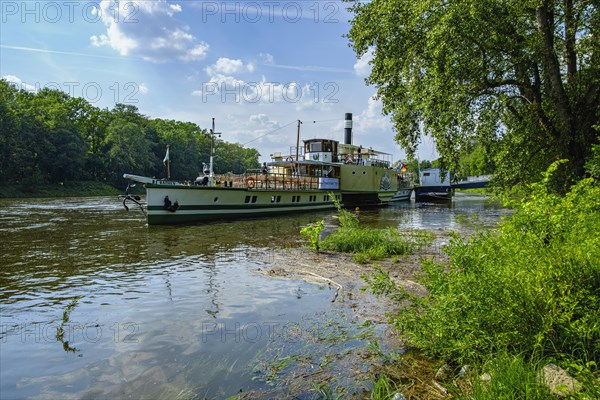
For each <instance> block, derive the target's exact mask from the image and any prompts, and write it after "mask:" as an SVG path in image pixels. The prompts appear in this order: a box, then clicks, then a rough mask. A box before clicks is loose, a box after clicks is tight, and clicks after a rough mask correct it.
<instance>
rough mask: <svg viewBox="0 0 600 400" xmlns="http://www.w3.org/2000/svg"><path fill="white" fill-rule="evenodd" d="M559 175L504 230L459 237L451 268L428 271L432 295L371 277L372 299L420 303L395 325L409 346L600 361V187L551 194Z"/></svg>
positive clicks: (462, 357) (454, 355)
mask: <svg viewBox="0 0 600 400" xmlns="http://www.w3.org/2000/svg"><path fill="white" fill-rule="evenodd" d="M553 167H556V164H555V165H554V166H553ZM553 167H551V169H550V170H549V172H548V173H547V174H546V175H545V177H544V180H543V181H542V182H541V183H539V184H535V185H531V186H530V193H531V195H530V197H529V198H527V199H525V200H522V201H521V202H520V204H519V205H518V208H517V211H516V213H515V214H514V215H513V216H512V217H511V218H510V219H509V220H507V221H505V222H503V223H502V224H501V226H500V228H499V229H498V230H496V231H494V232H484V233H479V234H477V235H475V236H474V237H472V238H471V239H470V240H468V241H466V240H464V239H462V238H460V237H457V236H455V237H454V238H453V239H452V241H451V243H450V245H449V246H448V247H447V249H446V251H447V254H448V256H449V263H448V264H440V263H436V262H433V261H427V262H425V263H424V264H423V270H424V276H423V278H422V279H421V283H423V284H424V285H425V286H426V287H427V289H428V291H429V295H428V296H427V297H425V298H415V297H411V296H410V295H409V294H408V293H406V292H405V291H403V290H402V289H398V288H395V287H393V288H392V287H390V286H389V282H387V283H386V282H385V281H386V279H385V276H381V273H382V272H381V271H379V272H376V273H375V274H376V275H377V274H379V276H378V277H372V278H370V281H371V283H372V285H373V283H375V284H374V285H373V291H374V292H376V293H379V294H387V295H390V296H392V297H393V298H395V299H398V300H403V299H406V298H409V299H410V300H412V301H411V302H410V304H409V305H405V306H404V311H403V312H401V313H399V314H398V315H396V316H395V319H394V321H395V323H396V326H397V327H398V328H399V329H401V330H402V333H403V335H404V336H405V337H406V339H407V340H408V341H409V343H410V344H412V345H413V346H416V347H418V348H419V349H421V350H422V351H423V352H424V353H426V354H428V355H430V356H437V357H441V358H443V359H444V360H446V361H450V362H458V363H466V362H475V363H477V362H481V361H484V360H485V359H486V358H487V357H489V355H490V354H496V353H498V352H508V354H522V355H523V356H524V357H533V356H534V355H535V356H536V357H539V358H553V359H557V360H572V361H573V360H574V362H575V363H576V364H577V365H598V363H600V313H599V312H598V310H600V236H599V234H598V232H600V187H599V186H598V183H597V182H596V181H594V180H593V179H586V180H583V181H581V182H580V183H579V184H577V185H576V186H574V187H573V188H572V190H571V192H570V193H568V194H567V195H566V196H564V197H561V196H556V195H552V194H550V193H549V192H548V191H547V190H546V183H547V182H548V178H549V176H550V175H551V173H552V171H553V169H552V168H553ZM403 304H406V303H403Z"/></svg>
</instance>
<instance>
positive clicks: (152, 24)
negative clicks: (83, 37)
mask: <svg viewBox="0 0 600 400" xmlns="http://www.w3.org/2000/svg"><path fill="white" fill-rule="evenodd" d="M99 10H100V12H101V18H102V22H103V23H104V25H105V26H106V33H103V34H100V35H93V36H91V37H90V42H91V44H92V46H95V47H100V46H110V47H111V48H113V49H114V50H116V51H117V52H118V53H119V54H120V55H122V56H134V57H141V58H143V59H144V60H147V61H152V62H166V61H175V60H179V61H195V60H202V59H204V58H205V57H206V54H207V52H208V49H209V45H208V44H207V43H205V42H202V41H199V40H197V39H196V38H195V37H194V36H193V35H192V34H190V33H189V27H188V26H185V25H183V24H182V23H181V22H179V21H178V20H176V19H175V18H174V15H175V14H176V13H179V12H182V7H181V6H180V5H179V4H170V3H168V2H167V1H166V0H155V1H143V0H127V1H125V0H102V1H100V3H99Z"/></svg>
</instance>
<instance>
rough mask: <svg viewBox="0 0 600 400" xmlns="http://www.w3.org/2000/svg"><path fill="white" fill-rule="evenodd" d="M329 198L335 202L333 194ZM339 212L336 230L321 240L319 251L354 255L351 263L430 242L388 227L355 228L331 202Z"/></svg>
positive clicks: (349, 215) (424, 236)
mask: <svg viewBox="0 0 600 400" xmlns="http://www.w3.org/2000/svg"><path fill="white" fill-rule="evenodd" d="M330 196H331V198H333V199H335V196H334V195H333V194H331V195H330ZM334 203H335V205H336V208H337V210H338V213H339V217H338V219H339V222H340V228H339V229H338V230H337V231H336V232H333V233H331V234H330V235H329V236H327V237H325V238H324V239H323V240H322V241H321V244H320V247H321V248H322V249H323V250H332V251H339V252H343V253H352V254H354V260H355V261H356V262H358V263H361V264H364V263H366V262H367V261H368V260H378V259H382V258H386V257H390V256H394V255H404V254H409V253H411V252H413V251H414V250H416V249H417V248H420V247H422V246H424V245H427V244H428V243H430V242H431V236H430V235H429V234H427V233H425V232H406V233H405V234H402V233H400V232H399V231H398V230H397V229H394V228H392V227H390V228H388V229H385V230H382V229H375V228H368V227H361V226H359V221H358V217H357V216H356V215H355V214H353V213H351V212H350V211H348V210H346V209H344V208H343V207H342V206H341V204H340V202H339V201H338V200H334Z"/></svg>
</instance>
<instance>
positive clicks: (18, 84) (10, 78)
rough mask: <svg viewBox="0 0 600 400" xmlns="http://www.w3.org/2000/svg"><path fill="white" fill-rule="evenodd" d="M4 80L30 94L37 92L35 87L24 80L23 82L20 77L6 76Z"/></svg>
mask: <svg viewBox="0 0 600 400" xmlns="http://www.w3.org/2000/svg"><path fill="white" fill-rule="evenodd" d="M2 79H4V80H5V81H6V82H8V83H9V84H11V85H12V86H13V87H15V88H17V89H23V90H26V91H28V92H37V88H36V87H35V86H34V85H30V84H29V83H25V82H23V80H21V78H19V77H18V76H14V75H4V76H3V77H2Z"/></svg>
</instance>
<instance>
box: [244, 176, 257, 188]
mask: <svg viewBox="0 0 600 400" xmlns="http://www.w3.org/2000/svg"><path fill="white" fill-rule="evenodd" d="M246 185H247V186H248V188H249V189H252V188H254V186H255V185H256V179H254V177H253V176H249V177H248V178H246Z"/></svg>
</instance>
